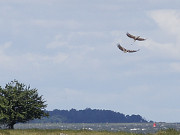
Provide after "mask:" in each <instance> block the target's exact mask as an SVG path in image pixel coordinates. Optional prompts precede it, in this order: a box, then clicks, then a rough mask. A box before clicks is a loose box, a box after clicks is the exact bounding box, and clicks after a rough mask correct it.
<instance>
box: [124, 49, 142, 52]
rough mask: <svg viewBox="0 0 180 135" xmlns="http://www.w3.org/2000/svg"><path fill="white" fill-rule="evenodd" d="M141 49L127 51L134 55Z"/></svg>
mask: <svg viewBox="0 0 180 135" xmlns="http://www.w3.org/2000/svg"><path fill="white" fill-rule="evenodd" d="M139 50H140V49H138V50H127V52H129V53H133V52H137V51H139Z"/></svg>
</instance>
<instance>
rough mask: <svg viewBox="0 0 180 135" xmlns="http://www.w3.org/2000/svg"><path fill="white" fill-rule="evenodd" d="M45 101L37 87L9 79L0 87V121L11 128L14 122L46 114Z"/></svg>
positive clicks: (38, 117) (37, 117)
mask: <svg viewBox="0 0 180 135" xmlns="http://www.w3.org/2000/svg"><path fill="white" fill-rule="evenodd" d="M45 102H46V101H44V99H43V98H42V96H39V95H38V92H37V89H30V86H26V85H24V84H23V83H19V82H18V81H17V80H14V81H11V82H10V83H8V84H6V86H5V88H2V87H0V122H1V123H2V124H5V125H7V127H8V128H9V129H13V128H14V124H16V123H19V122H23V123H24V122H27V121H29V120H33V119H40V118H41V117H45V116H48V113H46V112H45V108H46V107H47V104H45Z"/></svg>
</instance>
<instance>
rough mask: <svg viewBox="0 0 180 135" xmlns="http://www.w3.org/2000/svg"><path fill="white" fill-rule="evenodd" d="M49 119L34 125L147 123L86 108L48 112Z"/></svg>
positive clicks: (37, 121) (130, 117) (138, 118)
mask: <svg viewBox="0 0 180 135" xmlns="http://www.w3.org/2000/svg"><path fill="white" fill-rule="evenodd" d="M47 112H48V113H49V117H48V118H43V119H41V120H33V121H31V122H32V123H49V122H50V123H58V122H61V123H144V122H147V121H146V120H145V119H144V118H142V117H141V116H140V115H131V116H130V115H124V114H122V113H119V112H114V111H111V110H99V109H90V108H86V109H84V110H76V109H71V110H58V109H55V110H53V111H47Z"/></svg>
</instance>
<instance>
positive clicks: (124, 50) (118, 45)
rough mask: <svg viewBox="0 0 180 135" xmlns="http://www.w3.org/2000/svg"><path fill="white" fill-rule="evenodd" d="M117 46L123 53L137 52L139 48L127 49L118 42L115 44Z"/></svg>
mask: <svg viewBox="0 0 180 135" xmlns="http://www.w3.org/2000/svg"><path fill="white" fill-rule="evenodd" d="M117 47H118V48H119V49H120V50H121V51H123V52H124V53H127V52H128V53H133V52H137V51H139V50H140V49H138V50H127V49H125V48H124V47H122V46H121V45H120V44H117Z"/></svg>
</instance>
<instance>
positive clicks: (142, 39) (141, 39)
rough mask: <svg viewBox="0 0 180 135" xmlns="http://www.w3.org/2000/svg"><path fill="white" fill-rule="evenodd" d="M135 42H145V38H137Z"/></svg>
mask: <svg viewBox="0 0 180 135" xmlns="http://www.w3.org/2000/svg"><path fill="white" fill-rule="evenodd" d="M136 40H139V41H144V40H146V39H145V38H140V37H139V38H137V39H136Z"/></svg>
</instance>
